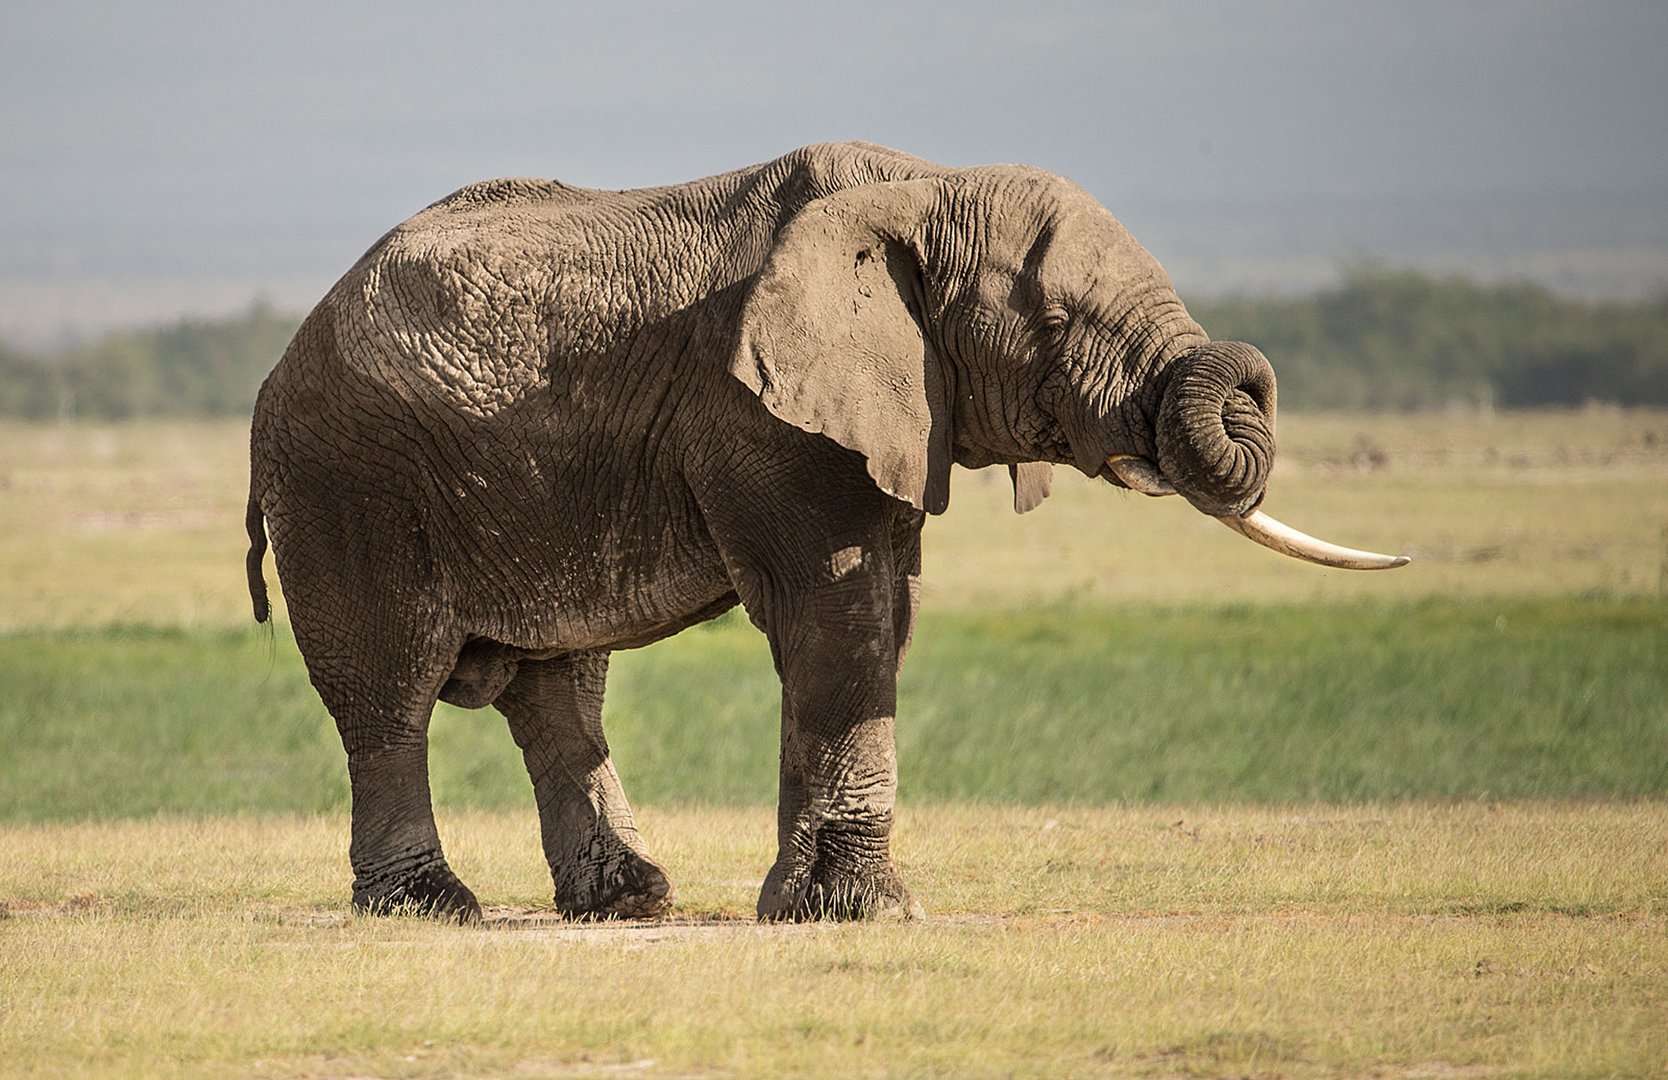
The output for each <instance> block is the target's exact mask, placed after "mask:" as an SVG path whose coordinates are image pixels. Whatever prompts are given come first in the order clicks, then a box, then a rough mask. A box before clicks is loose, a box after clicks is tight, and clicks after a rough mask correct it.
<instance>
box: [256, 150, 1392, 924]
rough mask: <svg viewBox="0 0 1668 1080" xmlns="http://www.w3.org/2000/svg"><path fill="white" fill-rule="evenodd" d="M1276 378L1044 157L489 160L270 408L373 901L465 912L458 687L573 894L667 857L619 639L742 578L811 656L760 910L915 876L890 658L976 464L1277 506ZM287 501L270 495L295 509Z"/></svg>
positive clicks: (871, 906)
mask: <svg viewBox="0 0 1668 1080" xmlns="http://www.w3.org/2000/svg"><path fill="white" fill-rule="evenodd" d="M1274 399H1275V385H1274V374H1273V372H1272V371H1271V370H1270V368H1269V365H1268V362H1267V361H1266V360H1265V359H1264V358H1263V356H1262V354H1261V353H1259V352H1258V351H1257V350H1256V349H1255V348H1253V347H1251V346H1249V345H1244V344H1239V343H1234V342H1213V341H1211V340H1210V339H1209V338H1208V337H1207V336H1206V335H1205V334H1204V332H1203V331H1202V330H1201V329H1200V328H1199V326H1198V324H1196V323H1195V322H1194V321H1193V320H1192V319H1191V318H1189V316H1188V314H1187V311H1186V309H1185V308H1184V307H1183V306H1182V304H1181V301H1180V300H1178V299H1177V297H1176V294H1175V292H1174V291H1173V289H1172V288H1171V285H1170V282H1169V281H1168V279H1167V278H1166V277H1165V274H1164V272H1163V270H1162V269H1161V268H1160V267H1159V264H1158V263H1157V262H1156V261H1155V260H1154V259H1153V257H1152V256H1151V255H1149V254H1148V253H1147V252H1146V251H1145V250H1144V249H1143V248H1142V247H1141V246H1140V245H1139V244H1137V243H1136V241H1135V240H1134V239H1133V238H1132V237H1131V236H1130V234H1129V233H1128V232H1127V231H1125V229H1124V228H1123V227H1122V226H1121V225H1120V224H1119V223H1118V222H1117V221H1116V220H1115V219H1114V218H1113V217H1112V215H1111V214H1110V213H1108V212H1107V211H1106V210H1105V209H1103V208H1102V207H1101V206H1100V205H1099V204H1097V203H1096V202H1095V201H1094V200H1093V199H1092V198H1090V197H1089V196H1088V195H1087V194H1086V193H1085V192H1084V191H1082V190H1081V189H1080V188H1078V187H1077V186H1075V185H1073V184H1072V183H1071V182H1069V181H1067V180H1065V179H1062V178H1061V177H1058V176H1054V175H1051V174H1050V173H1047V172H1044V171H1042V170H1040V169H1036V168H1030V167H1025V166H1018V165H998V166H989V167H980V168H967V169H951V168H943V167H940V166H937V165H934V164H931V163H929V162H926V161H923V160H920V159H918V158H915V157H911V156H908V155H906V154H902V153H898V152H895V151H892V150H887V149H885V148H882V147H879V146H873V145H868V144H861V143H842V144H833V145H820V146H811V147H806V148H804V149H800V150H796V151H794V152H792V153H790V154H788V155H786V156H785V157H782V158H779V159H777V160H775V161H772V162H769V163H767V164H764V165H758V166H754V167H751V168H746V169H741V170H739V171H736V172H731V173H726V174H724V175H721V176H716V177H712V178H709V179H705V180H699V181H696V182H693V183H689V184H683V185H679V186H673V187H664V188H654V189H647V190H635V191H592V190H585V189H581V188H576V187H570V186H568V185H566V184H562V183H558V182H555V181H546V180H532V179H503V180H491V181H486V182H484V183H478V184H473V185H470V186H468V187H465V188H463V189H461V190H459V191H457V192H456V193H454V194H452V195H450V196H448V197H446V198H444V199H442V200H441V201H439V202H437V203H435V204H433V205H432V206H429V207H428V208H427V209H425V210H423V211H422V212H420V213H418V214H417V215H416V216H415V217H412V218H411V219H410V220H408V221H406V222H405V223H404V224H401V225H399V226H398V227H396V228H395V229H394V230H393V231H391V232H389V233H388V234H387V235H386V236H384V237H383V238H382V239H381V240H379V241H377V243H376V244H375V245H374V246H373V247H372V248H371V249H370V251H369V252H367V253H366V254H365V255H364V256H363V257H362V258H361V259H360V260H359V261H358V263H356V264H355V265H354V266H353V268H352V269H350V270H349V271H348V272H347V274H346V275H345V276H344V277H343V278H342V279H341V280H340V281H339V282H337V283H336V285H335V286H334V287H333V288H332V289H331V290H330V292H329V293H328V294H327V295H326V296H325V297H324V299H323V300H321V301H320V302H319V304H318V306H317V307H315V308H314V309H313V311H312V312H311V314H309V315H308V317H307V319H306V320H305V322H304V323H303V324H302V326H301V328H300V329H299V331H298V332H297V334H296V336H295V339H294V341H293V342H292V343H291V344H290V346H289V348H288V350H287V351H286V352H285V353H284V355H283V358H282V359H281V360H280V361H279V363H278V364H277V366H276V368H275V369H274V370H273V372H272V373H271V375H270V376H269V377H268V378H267V380H266V382H265V384H264V385H263V386H262V388H261V391H260V396H259V400H258V402H257V404H256V406H255V414H254V422H253V428H252V433H251V440H250V442H251V455H250V456H251V470H250V493H249V503H248V515H247V525H248V532H249V540H250V549H249V554H248V564H247V571H248V578H249V587H250V594H251V598H252V601H253V604H254V608H255V617H256V619H258V620H261V621H264V620H265V619H266V618H267V617H268V614H269V607H268V602H267V597H266V586H265V582H264V580H263V571H262V563H263V558H264V554H265V549H266V546H267V543H268V538H270V543H271V547H272V551H273V554H274V558H275V560H276V565H277V569H278V574H279V578H280V580H281V581H282V583H283V586H284V592H285V596H286V598H287V601H288V604H289V612H290V616H291V619H292V622H293V626H294V631H295V636H296V641H297V643H298V644H299V646H300V649H301V652H302V655H303V657H304V659H305V661H306V664H307V670H308V672H309V675H310V676H311V679H312V682H313V685H314V686H315V687H316V688H317V690H318V693H319V695H320V696H321V697H322V698H323V701H324V704H325V706H326V707H327V708H328V710H329V712H330V714H331V715H332V716H333V717H334V719H335V721H336V725H337V727H338V729H339V731H340V733H341V738H342V744H343V746H344V747H345V749H346V751H347V759H348V773H349V777H350V780H351V786H352V799H353V810H352V844H351V862H352V865H353V873H354V882H353V903H354V905H355V907H356V908H358V909H360V910H365V911H373V912H374V911H385V910H390V909H394V908H396V907H400V908H405V909H412V908H415V909H417V910H421V911H424V912H427V913H430V914H435V915H440V916H446V917H452V918H459V919H464V920H470V919H474V918H476V917H478V915H479V910H480V909H479V906H478V904H477V902H476V899H475V896H474V895H473V894H472V893H471V892H470V890H469V889H468V888H466V887H465V886H464V884H463V883H462V882H460V881H459V880H458V878H457V877H456V876H455V875H454V874H453V873H452V871H451V869H450V868H449V867H448V866H447V863H446V859H445V856H444V855H443V854H442V851H441V844H440V838H439V836H438V834H437V832H436V829H435V822H434V814H433V809H432V807H431V804H430V796H429V781H428V760H427V729H428V722H429V715H430V711H431V710H432V708H433V705H434V703H435V700H436V698H439V699H440V700H443V701H448V702H453V703H455V704H458V705H462V706H468V707H483V706H486V705H492V706H494V707H495V708H497V709H498V710H499V711H500V712H501V713H502V714H503V715H504V716H505V717H506V718H507V720H508V722H509V727H510V730H511V732H512V733H513V735H514V737H515V740H516V742H517V744H518V745H519V746H520V748H521V750H522V752H523V754H524V756H525V759H526V764H527V769H528V772H529V773H530V775H531V777H532V781H533V787H534V791H535V795H536V798H537V802H538V809H539V817H540V825H541V833H542V840H543V845H544V852H545V855H546V857H547V859H548V861H549V863H550V870H551V875H552V879H553V881H554V885H555V903H556V905H557V907H558V908H559V909H561V910H562V911H564V912H568V913H572V914H576V915H577V914H592V915H601V914H612V915H620V916H646V915H652V914H656V913H659V912H662V911H664V910H665V909H666V908H667V907H668V906H669V905H670V904H671V902H672V899H673V888H672V883H671V881H670V880H669V879H668V877H667V875H666V873H665V871H664V870H663V869H662V868H661V867H660V866H659V865H658V864H657V863H656V862H655V861H654V860H653V859H652V858H651V857H650V856H649V854H648V852H647V850H646V849H645V846H644V844H643V841H642V838H641V837H640V836H639V835H638V832H637V829H636V827H635V824H634V822H633V819H632V813H631V808H630V806H629V805H628V803H627V801H626V796H625V792H624V790H623V789H622V787H621V785H620V779H619V777H618V775H617V774H616V773H615V770H614V766H613V764H612V763H611V762H610V760H609V752H608V743H607V741H606V739H605V738H604V736H603V731H602V726H601V709H602V698H603V683H604V678H605V675H606V672H607V668H608V658H609V654H610V653H611V652H612V651H614V650H616V649H629V648H636V647H638V646H642V645H647V644H649V643H650V642H653V641H655V640H658V639H660V638H663V637H666V636H668V635H671V634H675V633H677V632H678V631H680V630H682V629H684V628H686V627H688V626H691V625H693V624H695V623H698V622H701V621H702V620H705V619H711V618H713V617H714V616H716V615H718V614H720V613H722V612H724V611H725V610H727V609H729V608H731V607H732V606H734V605H735V604H737V603H740V604H741V605H742V606H743V608H744V609H745V611H746V614H747V616H748V617H749V618H750V619H751V620H752V622H753V624H754V625H755V626H757V627H758V628H759V629H760V630H761V631H763V632H764V634H765V635H767V637H768V639H769V643H770V649H771V655H772V658H773V660H774V663H775V666H776V670H777V673H778V674H779V675H780V677H781V682H782V728H781V732H782V746H781V776H780V807H779V813H778V834H779V835H778V842H779V850H778V854H777V857H776V862H775V865H774V866H772V867H771V869H770V872H769V874H768V876H767V877H766V879H765V882H764V885H763V889H762V892H761V894H760V897H759V901H758V914H759V916H760V917H761V918H764V919H784V918H786V919H798V918H815V917H842V918H849V917H863V916H868V915H872V914H876V913H883V912H894V913H902V914H909V913H912V912H915V911H917V910H918V908H917V906H916V903H915V901H914V900H913V899H912V897H911V895H910V893H909V890H908V889H907V888H905V886H904V883H903V882H902V881H901V880H900V879H899V876H898V874H897V872H896V871H895V869H894V867H893V864H892V860H891V855H890V852H889V834H890V831H891V825H892V815H893V806H894V798H895V793H896V762H895V753H894V745H893V719H894V713H895V703H896V680H897V675H898V671H899V668H900V666H901V665H902V663H903V660H904V654H905V653H906V652H907V650H908V648H909V641H910V635H911V632H912V629H913V627H914V624H915V617H916V612H917V609H918V607H919V596H920V592H919V585H918V582H919V573H920V569H921V546H920V537H921V527H922V524H923V522H924V521H925V519H926V516H927V515H928V514H938V513H941V512H942V511H943V510H944V509H945V507H946V506H947V504H948V503H949V499H950V466H951V464H952V463H956V464H960V465H963V466H966V467H970V468H980V467H985V466H990V465H997V464H1001V465H1006V466H1007V467H1008V469H1009V471H1010V474H1011V477H1012V480H1013V486H1014V502H1015V508H1016V509H1017V510H1019V511H1020V512H1024V511H1025V510H1028V509H1030V508H1031V507H1032V506H1034V505H1036V503H1038V502H1039V501H1041V500H1042V499H1043V498H1044V497H1045V496H1046V495H1047V494H1048V490H1049V469H1050V467H1051V466H1052V465H1054V464H1062V465H1070V466H1074V467H1075V468H1077V469H1079V470H1081V471H1082V472H1084V473H1086V474H1089V475H1090V476H1098V477H1100V478H1102V479H1104V480H1106V481H1107V482H1108V483H1109V484H1111V485H1112V486H1118V487H1127V488H1133V489H1136V490H1139V491H1143V492H1146V493H1148V494H1166V493H1170V492H1172V491H1173V492H1176V493H1179V494H1180V495H1181V496H1182V497H1183V498H1184V499H1186V500H1187V501H1188V502H1190V503H1192V504H1193V505H1194V506H1195V507H1197V508H1198V509H1199V510H1201V511H1203V512H1204V513H1206V514H1210V515H1214V516H1216V517H1219V518H1221V519H1222V520H1224V521H1225V522H1228V523H1229V524H1231V525H1233V526H1234V527H1235V528H1237V529H1239V530H1240V531H1242V532H1245V533H1247V534H1248V535H1250V536H1252V537H1253V538H1256V539H1260V540H1261V541H1262V542H1264V543H1267V544H1269V545H1270V546H1274V547H1276V548H1280V549H1283V550H1286V551H1288V552H1289V553H1294V554H1299V555H1302V556H1303V557H1307V558H1311V559H1315V560H1318V561H1324V562H1328V563H1330V564H1332V565H1346V566H1355V567H1363V568H1365V567H1372V566H1387V565H1395V564H1398V563H1399V562H1401V561H1405V560H1401V559H1392V558H1390V557H1387V556H1375V555H1372V554H1370V553H1365V552H1352V551H1349V550H1348V549H1341V548H1335V547H1332V546H1330V545H1325V544H1322V543H1321V542H1319V541H1315V540H1312V539H1311V538H1308V537H1304V536H1303V535H1302V534H1301V533H1296V532H1294V531H1291V530H1286V529H1284V527H1283V526H1279V525H1278V523H1275V522H1272V521H1271V520H1270V519H1267V518H1266V517H1265V516H1263V515H1262V514H1261V513H1260V512H1254V509H1255V507H1256V506H1257V505H1258V503H1259V502H1260V500H1261V499H1262V496H1263V489H1264V485H1265V483H1266V482H1267V479H1268V475H1269V468H1270V464H1271V461H1272V458H1273V453H1274V410H1275V400H1274ZM263 521H264V528H263Z"/></svg>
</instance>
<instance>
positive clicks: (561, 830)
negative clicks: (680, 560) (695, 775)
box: [493, 652, 676, 918]
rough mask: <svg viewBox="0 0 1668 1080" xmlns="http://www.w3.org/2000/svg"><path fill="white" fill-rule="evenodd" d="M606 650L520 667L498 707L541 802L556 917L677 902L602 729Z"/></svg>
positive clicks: (648, 913) (651, 910)
mask: <svg viewBox="0 0 1668 1080" xmlns="http://www.w3.org/2000/svg"><path fill="white" fill-rule="evenodd" d="M607 673H608V654H607V653H606V652H584V653H571V654H568V655H565V656H558V657H555V658H552V659H549V660H523V661H521V663H520V664H519V666H518V667H517V670H516V673H515V677H514V678H513V679H512V680H511V681H510V683H509V685H508V686H506V687H504V689H503V690H502V691H501V692H499V693H498V694H497V695H496V700H495V701H494V702H493V705H494V707H495V708H497V709H498V711H499V712H501V713H503V714H504V716H505V718H506V719H507V720H508V721H509V723H510V732H511V734H513V735H514V736H515V741H516V744H517V745H518V746H520V747H521V752H522V756H523V757H524V759H525V760H526V763H527V772H528V774H529V775H530V776H531V777H532V780H533V793H534V796H535V797H536V798H537V800H538V804H539V826H540V832H541V834H542V837H543V841H544V853H545V858H546V860H547V861H548V862H549V863H550V876H551V880H552V882H553V883H554V885H555V902H556V907H557V908H558V910H560V911H562V912H563V913H564V914H567V915H574V916H603V917H610V916H612V917H617V918H652V917H654V916H657V915H661V914H664V913H665V912H666V911H667V910H668V909H669V908H670V907H671V906H672V902H673V899H674V898H675V895H676V894H675V890H674V889H673V887H672V881H671V879H670V878H668V877H667V876H666V871H665V870H663V869H662V868H661V867H660V865H659V864H658V863H656V862H655V861H654V860H653V859H651V858H650V857H649V854H648V851H647V849H646V848H645V847H644V845H643V841H642V838H641V837H640V836H639V835H638V833H637V823H636V821H635V820H634V819H633V818H632V814H631V806H630V804H629V803H628V802H627V801H626V796H625V789H624V788H623V787H621V786H620V778H619V774H618V773H616V772H615V771H614V763H613V762H612V761H611V760H610V759H609V756H608V741H607V739H605V738H604V737H603V732H602V694H603V684H604V682H605V680H606V678H607Z"/></svg>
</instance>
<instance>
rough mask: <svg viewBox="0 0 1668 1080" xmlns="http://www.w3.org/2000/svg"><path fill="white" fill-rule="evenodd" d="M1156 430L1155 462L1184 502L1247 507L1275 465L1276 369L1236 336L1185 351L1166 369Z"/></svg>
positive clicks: (1226, 510)
mask: <svg viewBox="0 0 1668 1080" xmlns="http://www.w3.org/2000/svg"><path fill="white" fill-rule="evenodd" d="M1157 436H1158V464H1159V468H1160V470H1161V471H1162V472H1163V474H1164V476H1165V478H1166V479H1168V480H1169V481H1170V482H1171V483H1172V484H1174V485H1175V487H1176V490H1177V491H1179V492H1181V494H1182V495H1183V496H1185V497H1186V499H1187V501H1188V502H1190V503H1192V504H1193V505H1194V506H1196V507H1198V508H1199V509H1200V510H1202V511H1204V512H1205V513H1207V514H1211V515H1214V516H1217V517H1221V516H1224V515H1236V516H1237V515H1240V514H1244V513H1247V512H1248V511H1250V510H1251V509H1253V508H1254V507H1255V506H1256V505H1257V504H1258V503H1259V502H1261V501H1262V497H1263V488H1264V487H1265V486H1267V484H1268V474H1269V470H1270V469H1271V468H1272V467H1273V465H1274V369H1273V368H1271V367H1269V364H1268V361H1267V360H1266V359H1264V358H1263V354H1262V353H1260V352H1258V351H1257V350H1256V349H1254V348H1252V347H1251V346H1250V345H1245V344H1242V343H1241V342H1237V341H1213V342H1210V343H1209V344H1205V345H1200V346H1199V347H1197V348H1194V349H1189V350H1188V351H1187V352H1185V353H1183V354H1182V355H1180V356H1178V357H1176V358H1175V360H1173V361H1171V363H1170V365H1169V366H1168V367H1167V368H1166V369H1165V372H1164V397H1163V400H1162V401H1161V402H1160V404H1159V410H1158V423H1157Z"/></svg>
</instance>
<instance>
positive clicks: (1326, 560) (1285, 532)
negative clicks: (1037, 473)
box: [1106, 454, 1413, 570]
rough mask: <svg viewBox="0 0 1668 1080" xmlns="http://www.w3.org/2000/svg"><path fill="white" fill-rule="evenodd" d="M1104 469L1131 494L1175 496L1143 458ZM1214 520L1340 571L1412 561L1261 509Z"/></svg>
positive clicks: (1115, 459)
mask: <svg viewBox="0 0 1668 1080" xmlns="http://www.w3.org/2000/svg"><path fill="white" fill-rule="evenodd" d="M1106 466H1107V468H1109V469H1111V470H1112V474H1113V475H1114V476H1116V477H1117V478H1118V479H1119V480H1121V481H1123V483H1124V486H1125V487H1128V488H1129V489H1130V490H1131V491H1139V492H1140V493H1141V494H1143V495H1151V496H1154V497H1157V496H1161V495H1174V494H1176V486H1175V485H1174V484H1172V483H1171V482H1170V481H1169V480H1167V479H1165V478H1164V474H1163V473H1162V472H1160V471H1159V469H1158V466H1156V465H1154V464H1153V463H1152V462H1151V461H1148V460H1147V459H1146V458H1142V457H1136V456H1135V455H1133V454H1113V455H1112V456H1111V457H1109V458H1107V459H1106ZM1216 520H1218V521H1220V522H1221V523H1222V524H1224V525H1226V526H1228V528H1230V529H1232V530H1234V531H1235V532H1237V533H1239V534H1240V535H1241V536H1243V537H1245V538H1246V539H1248V540H1253V541H1255V542H1256V543H1259V544H1261V545H1262V546H1263V547H1265V548H1268V549H1269V550H1270V551H1278V552H1279V553H1280V554H1282V555H1289V556H1291V557H1292V558H1294V559H1302V560H1303V561H1305V562H1312V563H1318V564H1320V565H1321V566H1332V567H1336V568H1338V569H1340V570H1393V569H1395V568H1396V567H1398V566H1406V565H1407V564H1408V563H1410V562H1412V561H1413V560H1412V559H1411V558H1409V557H1408V556H1406V555H1381V554H1379V553H1378V552H1376V551H1361V550H1359V549H1357V548H1347V547H1341V546H1339V545H1337V544H1333V543H1329V542H1327V541H1325V540H1320V539H1317V538H1315V537H1313V536H1310V535H1309V534H1308V533H1305V532H1301V531H1299V530H1297V529H1294V528H1292V527H1291V526H1290V525H1287V524H1285V523H1284V522H1281V521H1277V520H1275V519H1274V518H1272V517H1269V516H1268V515H1267V514H1265V513H1263V512H1262V511H1261V510H1251V511H1249V512H1248V513H1245V514H1222V515H1218V516H1217V518H1216Z"/></svg>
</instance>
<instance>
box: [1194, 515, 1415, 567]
mask: <svg viewBox="0 0 1668 1080" xmlns="http://www.w3.org/2000/svg"><path fill="white" fill-rule="evenodd" d="M1217 520H1219V521H1221V522H1222V524H1224V525H1226V526H1228V528H1230V529H1232V530H1234V531H1235V532H1237V533H1239V534H1240V535H1241V536H1244V537H1245V538H1247V539H1249V540H1252V541H1255V542H1256V543H1258V544H1261V545H1262V546H1263V547H1266V548H1268V549H1270V550H1272V551H1277V552H1279V553H1280V554H1282V555H1289V556H1291V557H1292V558H1294V559H1302V560H1304V561H1305V562H1312V563H1318V564H1320V565H1321V566H1332V567H1337V568H1338V569H1340V570H1394V569H1396V568H1397V567H1400V566H1406V565H1407V564H1408V563H1410V562H1412V561H1413V557H1412V556H1410V555H1380V554H1379V553H1378V552H1376V551H1360V550H1357V549H1355V548H1346V547H1340V546H1338V545H1337V544H1330V543H1327V542H1326V541H1325V540H1317V539H1316V538H1314V537H1313V536H1310V535H1308V534H1307V533H1303V532H1299V531H1298V530H1296V529H1294V528H1292V527H1291V526H1290V525H1287V524H1285V523H1283V522H1280V521H1276V520H1275V519H1274V518H1271V517H1269V516H1268V515H1267V514H1265V513H1263V512H1262V511H1261V510H1253V511H1251V512H1250V513H1249V514H1246V515H1244V516H1243V517H1223V518H1218V519H1217Z"/></svg>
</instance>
